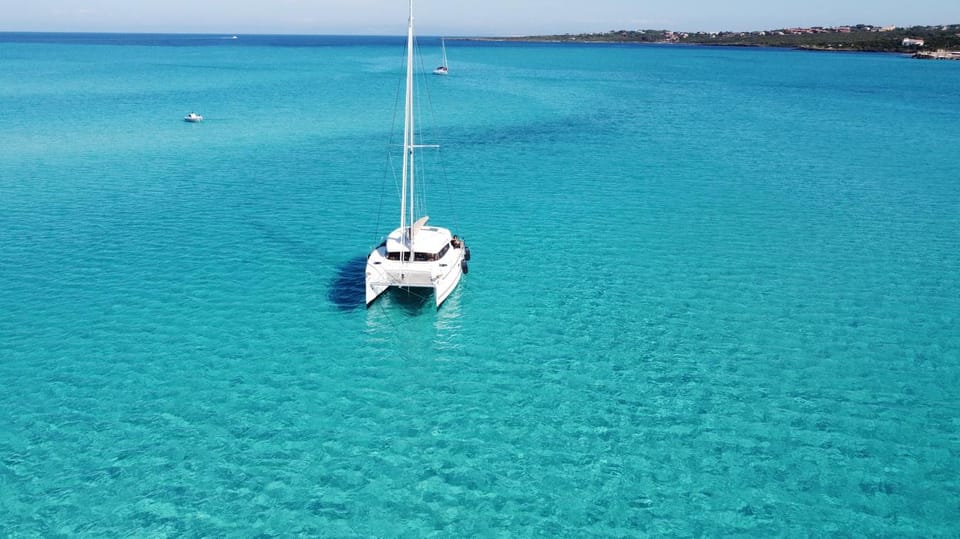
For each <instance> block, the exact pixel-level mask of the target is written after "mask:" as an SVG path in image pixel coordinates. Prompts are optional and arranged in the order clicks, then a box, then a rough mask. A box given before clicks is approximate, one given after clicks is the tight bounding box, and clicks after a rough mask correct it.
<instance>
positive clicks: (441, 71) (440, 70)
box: [433, 37, 449, 75]
mask: <svg viewBox="0 0 960 539" xmlns="http://www.w3.org/2000/svg"><path fill="white" fill-rule="evenodd" d="M440 54H441V55H442V56H441V60H440V65H439V66H438V67H437V68H436V69H434V70H433V74H434V75H446V74H447V72H448V71H449V70H448V69H447V41H446V40H445V39H444V38H442V37H441V38H440Z"/></svg>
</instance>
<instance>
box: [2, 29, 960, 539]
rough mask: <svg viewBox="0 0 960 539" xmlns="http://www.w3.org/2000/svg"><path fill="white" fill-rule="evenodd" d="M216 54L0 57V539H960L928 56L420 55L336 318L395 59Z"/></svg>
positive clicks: (358, 43)
mask: <svg viewBox="0 0 960 539" xmlns="http://www.w3.org/2000/svg"><path fill="white" fill-rule="evenodd" d="M230 37H231V36H182V35H181V36H177V35H167V36H164V35H151V36H143V35H140V36H138V35H91V34H79V35H68V34H0V387H2V391H0V536H3V537H36V536H43V537H55V536H88V537H126V536H149V537H181V536H187V537H199V536H204V537H221V536H262V537H269V536H278V537H279V536H330V537H353V536H360V537H396V536H400V537H422V536H440V537H451V536H467V537H475V536H476V537H490V536H502V537H527V536H541V537H643V536H680V537H690V536H729V535H741V536H757V537H774V536H907V537H956V536H958V535H960V501H958V500H960V62H934V61H928V62H923V61H917V60H912V59H910V58H906V57H902V56H897V55H879V54H841V53H811V52H799V51H789V50H761V49H731V48H700V47H683V46H616V45H549V44H506V43H482V42H471V41H457V40H448V41H447V53H448V56H449V58H450V73H451V74H450V75H449V76H447V77H427V78H426V80H425V84H426V85H427V86H426V87H427V89H428V90H429V92H428V95H429V98H428V99H426V100H425V102H424V104H425V105H426V106H425V109H429V110H430V111H432V116H429V117H428V118H427V119H429V120H430V121H431V124H432V125H434V126H435V131H432V132H431V137H430V138H431V140H429V141H427V142H437V143H440V144H441V145H442V147H441V149H440V151H439V156H440V157H442V163H443V168H442V174H438V177H442V178H444V180H443V181H441V182H438V183H436V184H435V185H434V184H430V186H429V187H430V188H431V189H429V190H428V191H427V192H426V198H427V200H428V205H429V207H430V212H429V213H430V215H431V217H432V221H431V222H434V223H437V224H441V225H444V226H450V227H451V228H453V229H454V231H455V232H457V233H459V234H460V235H462V236H464V237H465V238H466V240H467V242H468V244H469V245H470V247H471V250H472V253H473V259H472V261H471V266H470V273H469V274H468V275H466V276H465V277H464V280H463V282H462V283H461V285H460V287H459V288H458V289H457V290H456V291H455V293H454V294H453V295H452V296H451V297H450V299H449V300H448V301H447V303H446V304H445V305H444V306H443V307H442V308H441V309H439V310H435V309H434V308H433V307H432V305H431V304H430V303H429V302H419V301H417V299H416V298H410V297H403V296H389V297H386V298H384V300H383V301H380V302H378V303H376V304H375V305H374V306H373V307H372V308H370V309H365V308H364V306H363V290H362V287H363V275H362V272H363V264H364V257H365V256H366V254H367V253H368V252H369V250H370V249H371V248H372V247H373V246H374V245H376V243H377V241H378V240H379V238H380V236H381V235H382V234H384V233H386V232H387V231H389V229H391V228H392V227H394V226H396V224H397V223H396V222H395V221H397V219H398V214H399V210H398V209H397V208H396V205H397V202H396V191H395V187H394V183H393V180H392V176H391V175H390V170H389V167H390V164H389V163H390V161H389V160H388V156H389V155H390V153H391V150H390V148H391V141H392V140H398V139H397V138H396V137H394V135H393V134H392V132H391V128H392V126H394V125H395V124H396V118H395V114H396V107H395V105H396V102H397V98H398V89H399V88H400V84H401V81H400V79H401V77H402V69H403V54H404V50H403V49H404V45H403V40H402V38H392V37H390V38H364V37H324V36H319V37H306V36H299V37H297V36H243V35H241V36H238V38H237V39H230ZM420 49H421V53H422V55H423V57H424V60H423V64H422V67H421V69H424V70H427V71H429V70H430V69H432V68H433V67H434V65H435V64H436V63H437V62H439V58H440V47H439V40H438V39H436V38H425V39H423V40H421V42H420ZM190 111H196V112H198V113H200V114H203V115H204V116H205V117H206V120H205V121H204V122H203V123H201V124H188V123H185V122H183V121H182V117H183V116H184V115H185V114H186V113H187V112H190ZM434 135H435V136H434Z"/></svg>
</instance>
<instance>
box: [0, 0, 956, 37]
mask: <svg viewBox="0 0 960 539" xmlns="http://www.w3.org/2000/svg"><path fill="white" fill-rule="evenodd" d="M415 10H416V13H415V14H416V26H417V33H418V34H421V35H447V36H516V35H537V34H564V33H570V34H577V33H586V32H605V31H609V30H637V29H665V30H677V31H687V32H693V31H723V30H726V31H746V30H766V29H776V28H785V27H794V26H840V25H847V24H873V25H882V26H885V25H896V26H913V25H938V24H960V0H914V1H913V2H905V1H903V0H802V1H799V0H726V1H723V0H659V1H651V0H588V1H585V0H553V1H548V0H416V2H415ZM406 16H407V0H0V32H30V31H33V32H172V33H181V32H182V33H215V34H216V33H225V34H358V35H402V34H404V33H405V32H406Z"/></svg>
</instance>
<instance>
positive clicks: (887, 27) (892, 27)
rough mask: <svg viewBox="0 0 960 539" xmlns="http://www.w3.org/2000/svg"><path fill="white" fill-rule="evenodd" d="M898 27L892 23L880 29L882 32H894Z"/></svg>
mask: <svg viewBox="0 0 960 539" xmlns="http://www.w3.org/2000/svg"><path fill="white" fill-rule="evenodd" d="M896 29H897V27H896V26H892V25H891V26H884V27H883V28H881V29H880V31H881V32H893V31H894V30H896Z"/></svg>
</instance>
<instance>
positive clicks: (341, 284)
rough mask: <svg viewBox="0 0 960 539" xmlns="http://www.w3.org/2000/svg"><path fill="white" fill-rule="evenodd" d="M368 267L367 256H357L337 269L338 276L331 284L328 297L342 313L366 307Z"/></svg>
mask: <svg viewBox="0 0 960 539" xmlns="http://www.w3.org/2000/svg"><path fill="white" fill-rule="evenodd" d="M366 267H367V257H366V256H363V255H361V256H356V257H354V258H351V259H350V260H348V261H346V262H344V263H343V264H341V265H340V267H339V268H337V276H336V277H334V279H333V282H332V283H331V284H330V291H329V292H327V297H328V298H329V299H330V301H331V302H333V304H334V305H336V306H337V309H340V310H341V311H353V310H356V309H360V308H363V307H364V302H365V301H366V295H365V288H366V286H367V284H366V279H365V277H364V270H365V269H366Z"/></svg>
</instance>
